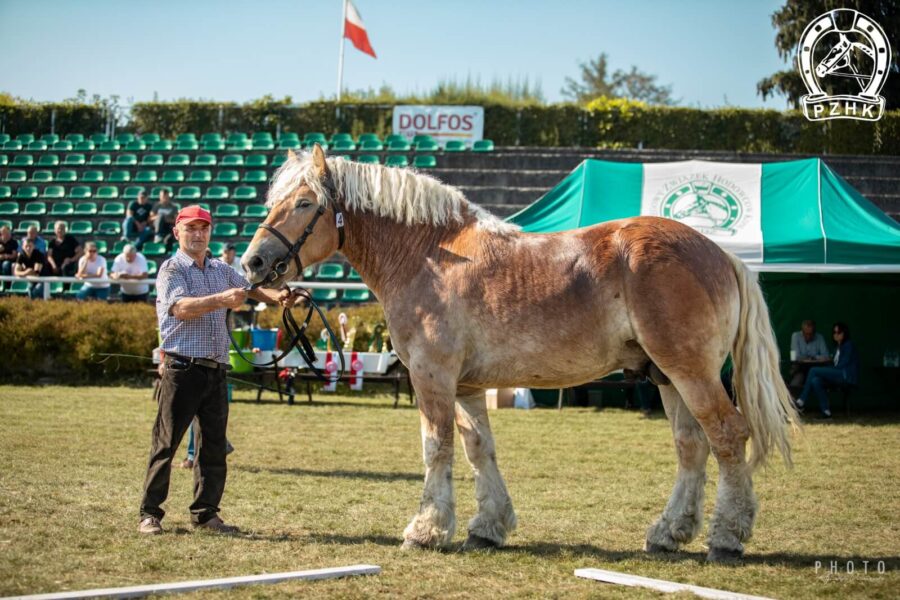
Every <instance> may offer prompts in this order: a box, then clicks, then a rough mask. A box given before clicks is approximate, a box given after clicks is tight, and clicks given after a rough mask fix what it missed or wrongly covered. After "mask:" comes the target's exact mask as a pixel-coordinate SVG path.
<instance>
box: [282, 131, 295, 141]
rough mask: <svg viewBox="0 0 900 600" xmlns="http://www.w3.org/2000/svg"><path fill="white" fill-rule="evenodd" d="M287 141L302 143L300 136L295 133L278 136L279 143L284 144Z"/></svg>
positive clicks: (284, 132) (287, 132) (284, 133)
mask: <svg viewBox="0 0 900 600" xmlns="http://www.w3.org/2000/svg"><path fill="white" fill-rule="evenodd" d="M285 140H293V141H296V142H299V141H300V136H299V135H297V134H296V133H294V132H293V131H282V132H281V135H279V136H278V141H279V142H283V141H285Z"/></svg>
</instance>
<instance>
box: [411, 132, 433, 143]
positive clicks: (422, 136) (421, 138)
mask: <svg viewBox="0 0 900 600" xmlns="http://www.w3.org/2000/svg"><path fill="white" fill-rule="evenodd" d="M433 141H434V138H433V137H431V136H430V135H428V134H427V133H419V134H416V135H414V136H413V139H412V143H413V146H415V145H416V144H421V143H423V142H433Z"/></svg>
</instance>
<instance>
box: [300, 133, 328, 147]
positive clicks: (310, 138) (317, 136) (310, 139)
mask: <svg viewBox="0 0 900 600" xmlns="http://www.w3.org/2000/svg"><path fill="white" fill-rule="evenodd" d="M313 144H319V145H320V146H323V147H325V146H328V138H326V137H325V134H324V133H320V132H318V131H310V132H308V133H307V134H305V135H304V136H303V145H304V146H312V145H313Z"/></svg>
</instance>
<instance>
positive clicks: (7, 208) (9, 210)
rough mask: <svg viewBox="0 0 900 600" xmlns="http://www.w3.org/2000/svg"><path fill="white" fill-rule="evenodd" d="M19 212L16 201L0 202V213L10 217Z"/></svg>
mask: <svg viewBox="0 0 900 600" xmlns="http://www.w3.org/2000/svg"><path fill="white" fill-rule="evenodd" d="M17 214H19V203H18V202H0V215H2V216H4V217H11V216H14V215H17Z"/></svg>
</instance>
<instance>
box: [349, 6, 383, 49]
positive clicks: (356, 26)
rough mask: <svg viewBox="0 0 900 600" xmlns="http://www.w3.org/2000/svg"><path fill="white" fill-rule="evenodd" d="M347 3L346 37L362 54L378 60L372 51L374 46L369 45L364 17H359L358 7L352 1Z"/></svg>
mask: <svg viewBox="0 0 900 600" xmlns="http://www.w3.org/2000/svg"><path fill="white" fill-rule="evenodd" d="M346 2H347V10H346V17H345V18H344V37H345V38H347V39H348V40H350V41H351V42H353V45H354V46H356V49H357V50H359V51H360V52H365V53H366V54H368V55H369V56H371V57H372V58H377V57H376V56H375V51H374V50H372V44H370V43H369V36H368V34H367V33H366V26H365V25H363V21H362V17H360V16H359V12H357V10H356V7H355V6H353V2H351V1H350V0H346Z"/></svg>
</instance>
